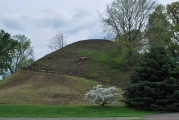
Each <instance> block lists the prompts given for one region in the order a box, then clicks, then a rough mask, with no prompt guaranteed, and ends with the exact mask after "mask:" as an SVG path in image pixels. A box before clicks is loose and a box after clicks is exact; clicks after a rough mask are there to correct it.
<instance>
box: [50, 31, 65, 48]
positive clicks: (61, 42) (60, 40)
mask: <svg viewBox="0 0 179 120" xmlns="http://www.w3.org/2000/svg"><path fill="white" fill-rule="evenodd" d="M65 45H66V36H65V34H64V33H63V32H58V33H57V34H55V35H54V36H53V38H52V39H51V40H50V43H49V45H48V47H49V48H50V49H51V50H52V51H56V50H58V49H60V48H63V47H64V46H65Z"/></svg>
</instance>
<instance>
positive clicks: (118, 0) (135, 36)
mask: <svg viewBox="0 0 179 120" xmlns="http://www.w3.org/2000/svg"><path fill="white" fill-rule="evenodd" d="M156 6H157V3H156V2H155V1H154V0H114V1H113V2H112V3H111V4H109V5H107V8H106V12H105V13H104V14H102V15H101V19H102V23H103V25H104V31H105V32H107V33H108V35H109V36H110V39H112V40H119V41H121V43H123V44H124V45H125V46H126V48H127V49H128V56H129V57H131V56H132V52H131V51H132V49H134V47H136V43H139V40H140V38H141V35H142V34H141V32H143V31H144V30H145V27H146V23H147V20H148V16H149V14H150V13H151V12H152V11H153V10H154V9H155V7H156ZM137 40H138V41H137ZM133 45H135V46H133Z"/></svg>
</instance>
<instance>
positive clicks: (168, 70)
mask: <svg viewBox="0 0 179 120" xmlns="http://www.w3.org/2000/svg"><path fill="white" fill-rule="evenodd" d="M130 79H131V84H129V85H128V86H127V87H126V91H125V98H126V100H125V103H126V104H127V105H128V106H131V107H136V108H139V109H148V110H164V111H179V68H178V64H177V62H176V61H175V60H174V59H173V58H172V57H171V55H170V54H169V53H168V52H167V50H166V49H165V48H164V47H162V46H158V47H154V48H151V49H150V51H149V53H146V54H145V55H144V61H143V62H141V63H139V65H138V66H137V67H136V68H135V69H134V73H133V74H132V75H131V77H130Z"/></svg>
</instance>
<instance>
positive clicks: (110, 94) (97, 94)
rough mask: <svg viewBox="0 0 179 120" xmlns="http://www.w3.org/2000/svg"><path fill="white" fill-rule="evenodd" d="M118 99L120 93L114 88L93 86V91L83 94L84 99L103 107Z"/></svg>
mask: <svg viewBox="0 0 179 120" xmlns="http://www.w3.org/2000/svg"><path fill="white" fill-rule="evenodd" d="M118 97H120V93H119V92H118V90H117V88H116V87H115V86H113V87H109V88H102V85H97V86H94V89H93V90H90V91H89V92H87V93H86V94H85V97H84V99H85V100H87V101H90V102H93V103H96V104H99V105H102V106H104V105H106V104H111V103H113V102H114V101H115V99H116V98H118Z"/></svg>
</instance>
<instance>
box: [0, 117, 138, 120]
mask: <svg viewBox="0 0 179 120" xmlns="http://www.w3.org/2000/svg"><path fill="white" fill-rule="evenodd" d="M0 120H140V119H139V117H120V118H114V117H111V118H0Z"/></svg>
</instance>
